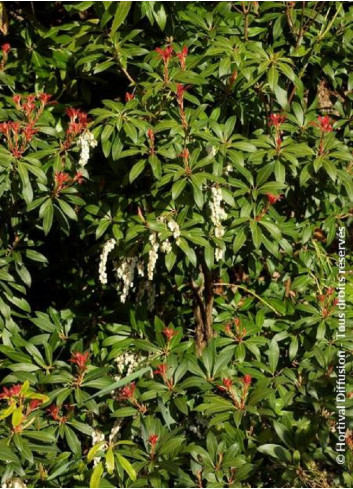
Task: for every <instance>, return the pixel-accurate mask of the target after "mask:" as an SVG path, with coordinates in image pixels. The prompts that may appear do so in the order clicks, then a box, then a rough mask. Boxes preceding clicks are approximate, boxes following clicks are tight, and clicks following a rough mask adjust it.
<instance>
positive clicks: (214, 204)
mask: <svg viewBox="0 0 353 489" xmlns="http://www.w3.org/2000/svg"><path fill="white" fill-rule="evenodd" d="M211 192H212V200H211V201H210V209H211V221H212V223H213V225H214V226H215V236H216V238H222V237H223V235H224V227H223V226H222V221H223V220H224V219H227V217H228V215H227V213H226V211H225V210H224V209H223V207H222V206H221V204H222V190H221V188H220V187H212V189H211Z"/></svg>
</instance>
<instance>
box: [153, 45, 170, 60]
mask: <svg viewBox="0 0 353 489" xmlns="http://www.w3.org/2000/svg"><path fill="white" fill-rule="evenodd" d="M156 51H157V53H158V54H159V56H160V57H161V58H162V59H163V61H164V63H165V64H167V63H169V60H170V58H171V57H172V56H173V48H172V46H167V47H166V48H165V49H162V48H156Z"/></svg>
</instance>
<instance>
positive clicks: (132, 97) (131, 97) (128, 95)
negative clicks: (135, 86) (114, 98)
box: [125, 92, 135, 102]
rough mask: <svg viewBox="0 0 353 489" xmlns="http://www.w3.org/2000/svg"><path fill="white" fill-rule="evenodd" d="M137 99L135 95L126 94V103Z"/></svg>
mask: <svg viewBox="0 0 353 489" xmlns="http://www.w3.org/2000/svg"><path fill="white" fill-rule="evenodd" d="M134 98H135V95H134V94H133V93H129V92H126V93H125V101H126V102H130V100H133V99H134Z"/></svg>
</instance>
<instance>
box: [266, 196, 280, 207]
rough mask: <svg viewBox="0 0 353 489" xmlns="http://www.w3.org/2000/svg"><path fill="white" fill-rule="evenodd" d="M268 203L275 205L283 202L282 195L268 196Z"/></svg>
mask: <svg viewBox="0 0 353 489" xmlns="http://www.w3.org/2000/svg"><path fill="white" fill-rule="evenodd" d="M266 196H267V200H268V202H269V203H270V204H271V205H272V204H275V203H276V202H277V201H278V200H281V199H282V197H281V196H280V195H273V194H266Z"/></svg>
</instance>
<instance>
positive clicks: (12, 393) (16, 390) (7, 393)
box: [0, 384, 22, 399]
mask: <svg viewBox="0 0 353 489" xmlns="http://www.w3.org/2000/svg"><path fill="white" fill-rule="evenodd" d="M21 388H22V385H21V384H15V385H12V386H11V387H9V388H7V387H3V388H2V393H1V394H0V399H11V398H12V397H18V396H19V394H20V392H21Z"/></svg>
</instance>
